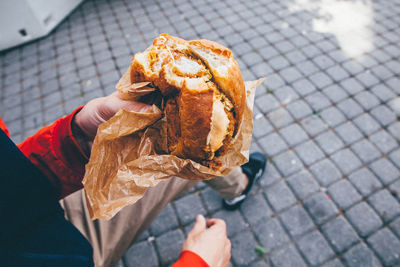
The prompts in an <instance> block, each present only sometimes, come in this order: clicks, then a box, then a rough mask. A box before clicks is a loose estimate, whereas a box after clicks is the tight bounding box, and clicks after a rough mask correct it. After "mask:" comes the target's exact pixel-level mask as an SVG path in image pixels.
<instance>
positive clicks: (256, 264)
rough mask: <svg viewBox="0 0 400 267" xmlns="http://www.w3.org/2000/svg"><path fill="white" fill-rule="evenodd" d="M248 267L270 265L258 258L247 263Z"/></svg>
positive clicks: (266, 266)
mask: <svg viewBox="0 0 400 267" xmlns="http://www.w3.org/2000/svg"><path fill="white" fill-rule="evenodd" d="M249 266H250V267H269V266H270V265H269V264H268V263H266V262H265V261H263V260H258V261H256V262H253V263H252V264H250V265H249Z"/></svg>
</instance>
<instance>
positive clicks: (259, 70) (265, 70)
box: [243, 43, 273, 77]
mask: <svg viewBox="0 0 400 267" xmlns="http://www.w3.org/2000/svg"><path fill="white" fill-rule="evenodd" d="M243 44H245V43H243ZM251 70H252V71H253V72H254V74H255V75H256V76H257V77H265V76H266V75H268V74H271V73H272V72H273V70H272V68H271V66H270V64H269V63H266V62H261V63H259V64H257V65H255V66H254V67H251Z"/></svg>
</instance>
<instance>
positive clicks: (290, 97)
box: [274, 86, 299, 115]
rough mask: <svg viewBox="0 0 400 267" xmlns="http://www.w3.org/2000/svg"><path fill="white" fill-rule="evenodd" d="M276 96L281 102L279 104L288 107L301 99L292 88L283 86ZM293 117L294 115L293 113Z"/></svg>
mask: <svg viewBox="0 0 400 267" xmlns="http://www.w3.org/2000/svg"><path fill="white" fill-rule="evenodd" d="M274 96H275V97H276V98H277V99H278V100H279V102H280V103H281V104H283V105H287V104H289V103H291V102H293V101H295V100H296V99H298V98H299V95H298V94H297V93H296V92H295V91H294V90H293V89H292V88H291V87H290V86H283V87H280V88H278V89H276V90H275V91H274ZM289 107H290V104H289V105H288V106H287V108H288V110H289V111H291V110H290V108H289ZM292 115H293V113H292Z"/></svg>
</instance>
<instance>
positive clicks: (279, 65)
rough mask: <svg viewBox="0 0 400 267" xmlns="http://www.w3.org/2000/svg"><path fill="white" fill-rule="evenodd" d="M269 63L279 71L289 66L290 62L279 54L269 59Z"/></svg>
mask: <svg viewBox="0 0 400 267" xmlns="http://www.w3.org/2000/svg"><path fill="white" fill-rule="evenodd" d="M268 64H269V65H270V66H271V67H272V68H273V69H274V70H275V71H279V70H281V69H283V68H285V67H287V66H289V64H290V62H289V61H288V60H286V59H285V57H282V56H280V55H279V56H277V57H274V58H272V59H270V60H269V61H268Z"/></svg>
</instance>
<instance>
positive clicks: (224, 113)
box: [120, 34, 246, 168]
mask: <svg viewBox="0 0 400 267" xmlns="http://www.w3.org/2000/svg"><path fill="white" fill-rule="evenodd" d="M129 79H130V81H129V82H130V83H131V84H134V83H141V82H150V83H151V86H153V87H154V88H156V89H157V91H158V92H159V93H160V94H161V96H162V104H161V109H162V110H163V114H164V117H165V119H166V125H167V126H166V128H167V142H168V153H170V154H172V155H176V156H178V157H180V158H184V159H191V160H193V161H196V162H199V163H201V164H203V165H206V166H208V167H215V168H217V167H218V166H219V165H220V162H219V161H218V160H217V158H218V157H219V156H221V155H223V154H224V153H226V151H227V149H228V148H229V146H230V145H231V143H232V140H233V138H234V137H235V135H236V134H237V133H238V129H239V126H240V124H241V120H242V115H243V109H244V105H245V98H246V96H245V87H244V82H243V79H242V75H241V73H240V69H239V66H238V63H237V62H236V61H235V59H234V57H233V53H232V51H231V50H229V49H228V48H226V47H224V46H222V45H220V44H218V43H215V42H212V41H209V40H192V41H186V40H183V39H181V38H177V37H174V36H171V35H168V34H161V35H160V36H159V37H157V38H156V39H154V41H153V44H152V45H151V46H150V47H149V48H147V49H146V50H145V51H144V52H141V53H137V54H135V55H134V57H133V59H132V62H131V67H130V76H129ZM120 93H121V94H126V92H124V91H120Z"/></svg>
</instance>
